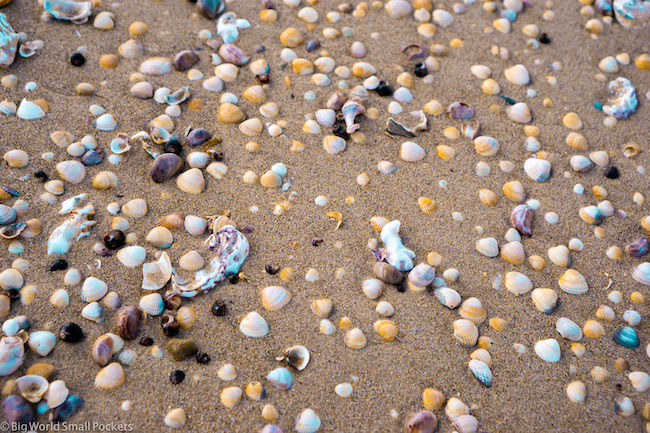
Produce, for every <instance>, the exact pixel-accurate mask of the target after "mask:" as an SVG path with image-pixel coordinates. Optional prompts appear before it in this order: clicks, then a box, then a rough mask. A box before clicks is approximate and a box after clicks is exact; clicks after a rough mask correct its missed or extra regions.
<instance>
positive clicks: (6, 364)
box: [0, 337, 25, 376]
mask: <svg viewBox="0 0 650 433" xmlns="http://www.w3.org/2000/svg"><path fill="white" fill-rule="evenodd" d="M24 356H25V347H24V345H23V340H22V339H21V338H20V337H2V340H0V376H9V375H10V374H11V373H13V372H14V371H16V370H17V369H18V367H20V366H21V364H22V363H23V357H24Z"/></svg>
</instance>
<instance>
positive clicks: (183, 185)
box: [176, 168, 205, 194]
mask: <svg viewBox="0 0 650 433" xmlns="http://www.w3.org/2000/svg"><path fill="white" fill-rule="evenodd" d="M176 185H177V186H178V187H179V188H180V189H181V190H182V191H184V192H186V193H188V194H201V193H202V192H203V190H204V189H205V179H204V178H203V172H202V171H201V169H199V168H190V169H189V170H187V171H184V172H183V173H181V174H180V175H179V176H178V178H176Z"/></svg>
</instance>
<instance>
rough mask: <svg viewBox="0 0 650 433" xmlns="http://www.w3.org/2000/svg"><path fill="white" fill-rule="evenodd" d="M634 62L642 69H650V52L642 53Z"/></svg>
mask: <svg viewBox="0 0 650 433" xmlns="http://www.w3.org/2000/svg"><path fill="white" fill-rule="evenodd" d="M634 64H635V65H636V67H637V68H639V69H641V70H642V71H650V54H647V53H643V54H640V55H639V57H637V58H636V59H635V60H634Z"/></svg>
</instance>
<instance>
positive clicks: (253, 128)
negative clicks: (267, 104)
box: [239, 117, 263, 137]
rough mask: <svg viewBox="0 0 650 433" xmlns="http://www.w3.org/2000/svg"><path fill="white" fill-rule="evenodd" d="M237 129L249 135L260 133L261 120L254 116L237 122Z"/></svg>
mask: <svg viewBox="0 0 650 433" xmlns="http://www.w3.org/2000/svg"><path fill="white" fill-rule="evenodd" d="M239 130H240V131H241V132H242V133H243V134H245V135H248V136H250V137H252V136H255V135H260V134H261V133H262V130H263V126H262V122H261V121H260V119H258V118H256V117H254V118H252V119H247V120H244V121H243V122H242V123H240V124H239Z"/></svg>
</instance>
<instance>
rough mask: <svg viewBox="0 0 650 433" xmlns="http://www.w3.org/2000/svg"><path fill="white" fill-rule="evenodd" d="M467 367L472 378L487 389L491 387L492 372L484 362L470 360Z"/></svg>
mask: <svg viewBox="0 0 650 433" xmlns="http://www.w3.org/2000/svg"><path fill="white" fill-rule="evenodd" d="M468 366H469V370H470V371H471V372H472V374H473V375H474V377H476V378H477V379H478V380H479V381H480V382H481V383H482V384H483V385H485V386H487V387H488V388H489V387H491V386H492V381H494V376H493V375H492V370H490V367H489V366H488V365H487V364H486V363H485V362H483V361H480V360H478V359H472V360H471V361H470V362H469V365H468Z"/></svg>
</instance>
